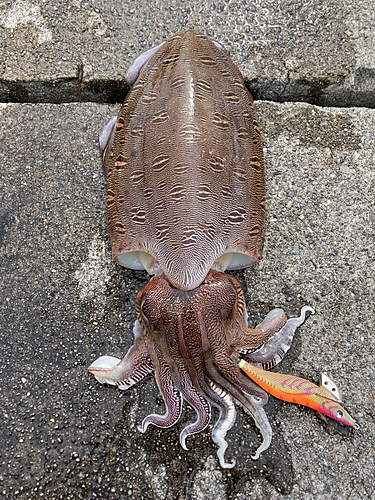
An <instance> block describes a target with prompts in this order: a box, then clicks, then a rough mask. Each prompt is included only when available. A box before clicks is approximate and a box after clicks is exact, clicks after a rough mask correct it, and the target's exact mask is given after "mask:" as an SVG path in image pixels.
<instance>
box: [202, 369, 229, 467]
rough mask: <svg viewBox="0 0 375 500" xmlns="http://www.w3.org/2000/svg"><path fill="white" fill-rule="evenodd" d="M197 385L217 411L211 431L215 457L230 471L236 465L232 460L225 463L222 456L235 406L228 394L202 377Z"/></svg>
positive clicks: (226, 446) (225, 448) (226, 444)
mask: <svg viewBox="0 0 375 500" xmlns="http://www.w3.org/2000/svg"><path fill="white" fill-rule="evenodd" d="M199 383H200V385H201V387H202V390H203V392H204V393H205V394H206V396H207V399H208V400H209V401H210V403H211V404H212V405H213V406H215V407H216V408H218V410H219V418H218V420H217V422H216V423H215V425H214V427H213V429H212V434H211V435H212V440H213V442H214V443H216V444H217V446H218V447H219V449H218V450H217V457H218V459H219V462H220V465H221V467H223V468H224V469H231V468H232V467H234V466H235V465H236V461H235V460H232V461H231V462H230V463H228V462H226V461H225V457H224V456H225V452H226V450H227V448H228V443H227V441H226V440H225V437H226V435H227V432H228V431H229V430H230V429H231V428H232V426H233V424H234V423H235V421H236V417H237V412H236V406H235V404H234V402H233V399H232V397H231V396H230V394H228V393H227V392H225V391H224V389H222V388H221V387H220V386H218V385H216V384H215V383H214V382H212V381H211V380H207V381H206V380H205V379H204V378H203V377H200V379H199Z"/></svg>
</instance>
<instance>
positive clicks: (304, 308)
mask: <svg viewBox="0 0 375 500" xmlns="http://www.w3.org/2000/svg"><path fill="white" fill-rule="evenodd" d="M307 312H311V314H315V309H313V308H312V307H311V306H303V307H302V309H301V318H302V317H303V319H305V316H306V313H307Z"/></svg>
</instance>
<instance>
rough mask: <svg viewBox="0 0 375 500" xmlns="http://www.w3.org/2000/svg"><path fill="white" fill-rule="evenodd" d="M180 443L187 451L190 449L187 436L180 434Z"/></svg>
mask: <svg viewBox="0 0 375 500" xmlns="http://www.w3.org/2000/svg"><path fill="white" fill-rule="evenodd" d="M180 445H181V446H182V448H183V449H184V450H185V451H188V450H189V448H188V447H187V446H186V436H182V435H180Z"/></svg>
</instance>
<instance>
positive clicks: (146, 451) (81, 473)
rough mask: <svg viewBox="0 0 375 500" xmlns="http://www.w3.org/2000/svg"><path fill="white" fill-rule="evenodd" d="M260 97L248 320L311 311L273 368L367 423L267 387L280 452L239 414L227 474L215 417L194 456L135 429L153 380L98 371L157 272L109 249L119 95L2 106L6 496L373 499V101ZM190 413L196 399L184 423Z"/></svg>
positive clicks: (164, 437) (0, 313)
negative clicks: (262, 179) (105, 160)
mask: <svg viewBox="0 0 375 500" xmlns="http://www.w3.org/2000/svg"><path fill="white" fill-rule="evenodd" d="M74 5H75V4H72V6H74ZM132 5H134V4H132ZM225 5H227V9H230V8H231V4H225ZM72 8H73V7H72ZM74 8H75V7H74ZM204 8H205V7H202V9H203V10H204ZM93 12H95V11H93ZM129 15H130V14H129ZM176 17H178V16H176V15H174V17H173V16H172V15H171V21H172V19H173V18H176ZM172 28H175V26H174V25H173V26H172ZM39 32H42V29H41V28H40V27H39ZM38 36H39V35H38ZM224 42H225V40H224ZM256 108H257V111H258V115H259V118H260V123H261V128H262V134H263V138H264V146H265V154H266V162H267V189H268V195H267V204H268V205H267V237H266V245H265V251H264V258H263V260H262V261H261V264H260V265H259V266H258V267H257V268H256V269H252V270H247V271H244V272H236V273H235V276H236V277H237V278H238V279H239V280H240V281H241V284H242V287H243V289H244V291H245V295H246V300H247V305H248V311H249V316H250V321H251V323H252V324H253V325H254V324H256V322H257V321H259V319H260V318H262V317H264V316H265V314H266V313H267V312H268V311H269V310H270V309H271V308H272V307H275V306H280V307H284V308H285V309H286V311H287V313H288V314H289V315H290V316H292V315H295V314H296V313H298V310H299V309H300V307H301V306H302V305H305V304H308V305H311V306H313V307H314V308H315V309H316V314H315V315H314V316H310V317H309V318H308V320H307V321H306V323H305V324H304V325H303V327H301V328H300V330H299V332H298V334H297V335H296V338H295V341H294V344H293V347H292V349H291V350H290V351H289V353H288V354H287V356H286V358H285V359H284V361H283V362H282V363H281V365H280V367H279V371H281V372H283V373H293V374H295V375H298V376H301V377H304V378H308V379H310V380H312V381H314V382H318V376H319V373H320V372H322V371H327V372H328V373H329V374H330V375H331V376H332V377H333V378H334V379H335V381H336V382H337V383H338V385H339V386H340V388H341V389H342V393H343V398H344V401H345V403H346V404H347V409H348V411H349V412H350V414H351V415H352V416H353V417H354V418H355V419H356V420H357V422H358V425H359V428H358V429H357V430H352V429H349V428H344V427H342V426H340V425H339V424H338V423H336V422H335V421H333V420H329V421H328V422H327V421H324V420H322V419H321V418H320V417H319V414H318V413H316V412H314V411H312V410H310V409H307V408H305V407H300V406H296V405H292V404H289V403H284V402H281V401H277V400H275V399H274V398H271V399H270V402H269V403H268V405H267V406H266V412H267V414H268V415H269V418H270V421H271V425H272V427H273V430H274V434H275V435H274V439H273V441H272V444H271V447H270V449H269V450H268V451H267V452H265V453H264V454H263V455H262V457H261V459H260V460H259V461H258V462H253V461H252V460H251V459H250V455H251V454H252V453H253V451H254V449H255V448H256V446H257V444H258V442H259V436H258V435H257V434H256V432H255V431H254V427H253V424H252V422H251V419H249V418H247V417H246V416H244V415H243V413H242V412H241V411H238V413H239V419H238V422H237V424H236V426H235V428H234V429H233V431H232V432H231V440H230V447H229V450H228V456H229V455H231V456H233V457H235V458H236V459H237V466H236V468H235V469H232V470H229V471H228V470H223V469H221V468H220V467H219V466H218V462H217V458H216V451H215V445H214V444H213V443H212V441H211V439H210V430H207V431H206V432H204V433H202V434H199V435H197V436H194V437H192V438H189V441H188V446H189V451H187V452H186V451H184V450H183V449H182V448H181V447H180V445H179V443H178V431H179V428H175V427H173V428H171V429H168V430H161V429H157V428H151V427H150V428H149V429H148V431H147V433H146V434H145V435H141V434H140V433H139V431H138V429H137V426H138V425H139V424H140V422H141V420H142V418H143V417H144V416H145V415H146V414H148V413H150V410H151V411H154V410H155V409H158V410H157V411H160V412H162V411H163V404H162V401H161V398H160V395H158V391H157V390H156V388H155V384H154V381H153V378H152V377H149V378H148V379H147V380H146V381H144V382H143V383H141V384H138V385H137V386H135V387H134V388H132V389H131V390H129V391H124V392H121V391H119V390H117V389H116V388H113V387H109V386H102V385H99V384H98V383H97V382H96V381H95V380H94V378H93V377H92V376H91V375H90V374H89V373H88V372H87V367H88V366H89V365H90V363H91V362H92V361H93V360H94V359H96V358H97V357H98V356H100V355H102V354H107V355H115V356H118V357H121V356H122V355H123V354H124V353H125V352H126V350H127V348H128V347H129V346H130V345H131V344H132V337H133V334H132V331H131V329H132V325H133V323H134V320H135V298H136V295H137V292H138V291H139V290H140V289H141V288H142V287H144V286H145V284H146V283H147V280H148V277H147V276H146V275H145V274H143V273H140V272H134V271H130V270H126V269H122V268H120V267H119V266H117V265H115V264H113V263H112V261H111V258H110V248H109V240H108V233H107V225H106V224H107V223H106V214H105V181H104V178H103V175H102V166H101V159H100V155H99V152H98V147H97V135H98V133H99V132H100V131H101V129H102V127H103V126H104V124H105V123H106V121H107V119H108V118H109V117H110V116H111V115H112V114H114V113H116V111H117V108H116V107H113V106H112V107H111V106H108V105H100V104H93V103H88V104H65V105H53V104H40V105H30V104H28V105H27V104H12V105H10V104H9V105H7V104H3V105H1V107H0V162H1V163H0V175H1V178H0V189H1V201H0V255H1V259H0V266H1V267H0V273H1V275H0V282H1V288H0V291H1V300H0V339H1V346H2V351H1V363H0V372H1V387H0V389H1V390H0V394H1V400H2V412H3V413H2V420H1V423H0V442H1V450H0V453H1V456H0V496H1V495H3V496H4V498H22V499H29V498H47V499H53V498H57V497H60V498H64V499H80V498H82V499H94V498H98V499H106V500H112V499H113V500H114V499H126V498H130V497H132V498H135V499H142V498H143V499H168V500H172V499H176V498H180V499H181V500H182V499H185V498H186V499H187V498H194V499H203V498H212V497H214V498H215V497H216V498H217V499H218V500H219V499H220V500H222V499H223V500H226V499H229V498H232V499H236V500H244V499H248V498H252V499H258V498H259V499H261V498H269V499H272V500H274V499H277V500H281V499H288V500H289V499H290V500H297V499H302V500H310V499H311V500H312V499H314V500H316V499H319V500H320V499H321V500H323V499H324V500H326V499H327V500H328V499H331V498H345V499H347V500H356V499H365V500H369V499H372V498H374V496H375V481H374V474H373V471H374V468H375V464H374V457H375V451H374V443H375V422H374V419H375V392H374V380H375V373H374V366H375V359H374V346H375V335H374V291H375V281H374V266H375V264H374V238H375V199H374V192H375V168H374V164H375V158H374V154H375V153H374V151H375V111H372V110H369V109H364V108H363V109H362V108H358V109H352V108H350V109H338V108H323V109H322V108H318V107H315V106H312V105H309V104H292V103H288V104H277V103H270V102H257V103H256ZM193 415H194V414H193V412H192V411H191V410H189V409H187V411H186V414H185V417H184V418H185V420H184V422H187V421H189V420H190V419H191V418H193ZM177 427H178V426H177Z"/></svg>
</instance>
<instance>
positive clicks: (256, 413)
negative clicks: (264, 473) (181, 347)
mask: <svg viewBox="0 0 375 500" xmlns="http://www.w3.org/2000/svg"><path fill="white" fill-rule="evenodd" d="M197 316H198V322H199V326H200V330H201V336H202V350H203V353H204V357H205V363H206V369H207V371H208V374H209V376H210V379H211V380H212V381H213V382H216V383H217V384H218V385H219V386H221V387H222V388H223V389H225V390H226V391H228V392H229V393H230V394H231V395H232V396H234V398H235V399H236V401H237V402H238V403H239V404H241V406H242V407H243V408H244V410H245V411H246V412H247V413H248V414H249V415H251V416H252V417H253V419H254V422H255V424H256V426H257V427H258V429H259V430H260V433H261V434H262V437H263V442H262V444H261V445H260V446H259V448H258V449H257V451H256V453H255V455H254V457H255V459H257V458H259V455H260V453H261V452H262V451H265V450H267V448H268V447H269V445H270V444H271V440H272V429H271V426H270V424H269V422H268V419H267V415H266V413H265V412H264V410H263V409H262V406H263V405H264V404H265V403H264V400H266V401H267V399H268V396H267V394H266V393H265V394H266V398H267V399H266V398H261V397H259V396H258V394H257V395H255V396H253V395H249V396H248V395H246V394H244V393H243V392H242V390H241V389H240V388H239V387H238V386H235V385H234V384H232V383H231V382H228V381H227V380H226V379H225V378H224V377H223V376H222V375H221V374H220V373H219V371H218V370H217V368H216V367H215V365H214V363H213V360H212V349H211V346H210V343H209V341H208V337H207V331H206V328H205V325H204V321H203V317H202V313H201V312H200V311H198V313H197ZM263 392H264V391H263ZM257 393H258V391H257ZM254 457H253V458H254Z"/></svg>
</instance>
